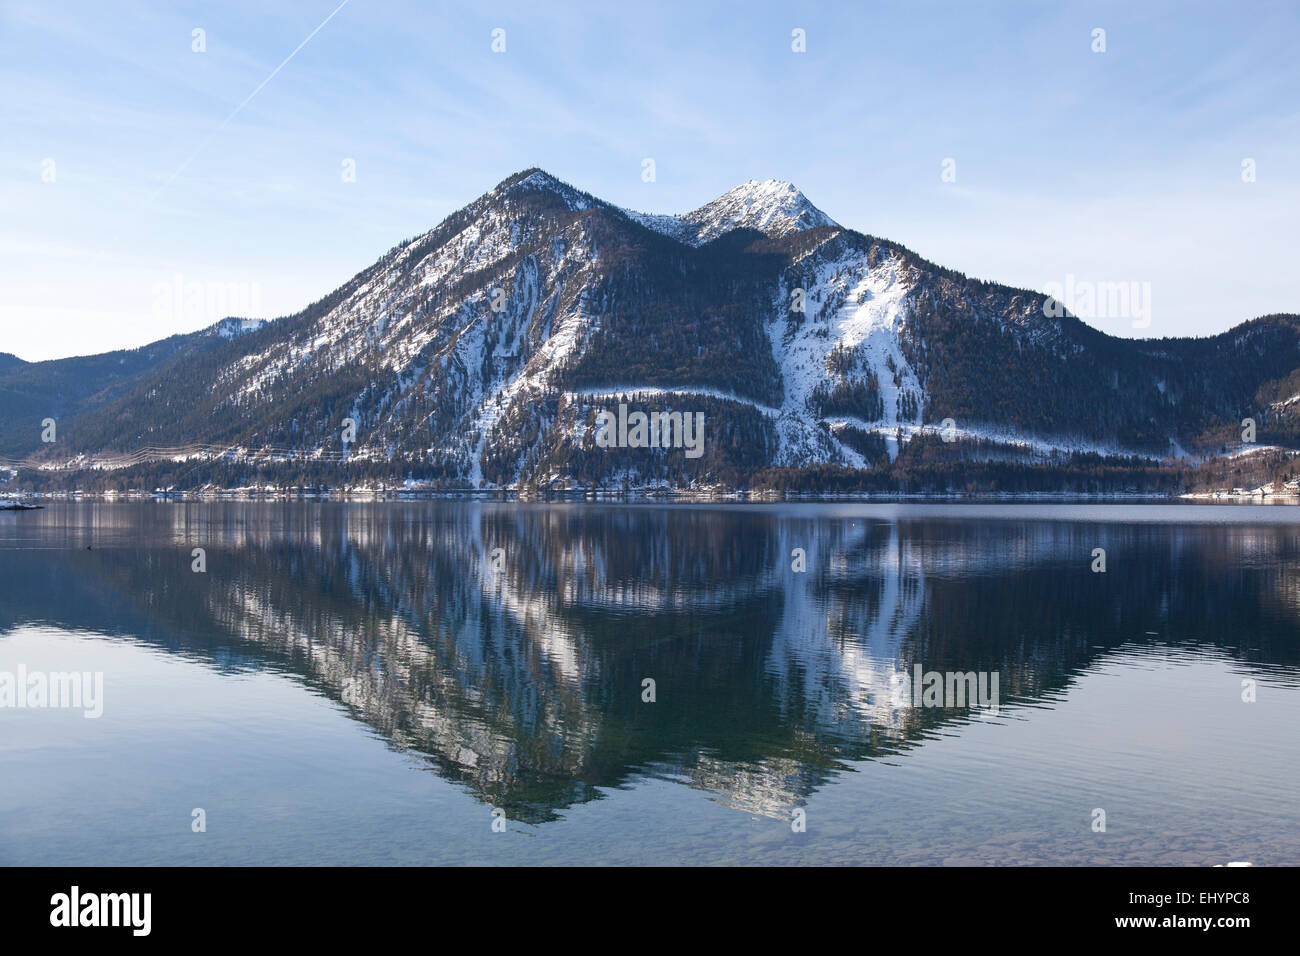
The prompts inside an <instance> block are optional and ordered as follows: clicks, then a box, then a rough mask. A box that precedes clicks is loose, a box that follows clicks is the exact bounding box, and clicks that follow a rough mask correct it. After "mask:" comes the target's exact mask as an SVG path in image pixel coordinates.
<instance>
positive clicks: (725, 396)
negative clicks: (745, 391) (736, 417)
mask: <svg viewBox="0 0 1300 956" xmlns="http://www.w3.org/2000/svg"><path fill="white" fill-rule="evenodd" d="M663 395H702V396H704V397H706V398H716V399H720V400H722V401H724V402H738V403H739V404H741V405H748V406H749V407H750V408H754V409H757V410H758V411H760V412H762V413H763V414H764V415H766V416H767V417H768V418H776V417H778V416H779V415H780V414H781V410H780V409H779V408H773V407H772V406H770V405H760V404H759V403H758V402H756V401H754V400H753V399H750V398H745V397H743V396H741V395H737V394H736V393H735V392H726V391H723V390H722V389H717V388H700V387H699V386H695V385H684V386H681V387H670V386H664V387H660V386H658V385H610V386H606V387H605V388H584V389H580V390H578V391H576V392H565V393H564V397H565V398H566V399H575V398H598V399H604V400H606V401H608V400H616V399H619V398H624V399H628V400H632V401H636V400H639V399H644V398H658V397H661V396H663Z"/></svg>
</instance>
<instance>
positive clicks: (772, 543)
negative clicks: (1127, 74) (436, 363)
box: [0, 502, 1300, 823]
mask: <svg viewBox="0 0 1300 956" xmlns="http://www.w3.org/2000/svg"><path fill="white" fill-rule="evenodd" d="M1100 513H1101V514H1102V515H1103V517H1104V516H1105V512H1104V511H1102V512H1100ZM1188 517H1189V518H1190V519H1195V518H1197V514H1196V513H1195V512H1190V511H1189V512H1188ZM20 520H21V521H22V522H23V524H22V526H21V527H19V526H17V525H15V526H14V527H10V528H7V529H3V530H0V538H3V543H4V544H5V547H3V548H0V582H3V583H2V584H0V589H2V591H0V593H2V595H3V601H2V602H0V633H3V632H5V631H8V630H10V629H11V628H13V627H14V626H16V625H20V624H23V623H25V622H32V621H35V622H42V623H48V624H53V625H57V626H59V627H63V628H67V629H70V630H77V629H86V630H100V631H103V630H104V621H105V620H112V621H114V622H116V623H115V625H114V629H115V631H116V632H117V633H119V634H124V635H130V636H132V637H133V638H135V639H136V640H139V641H143V642H145V643H147V644H148V645H150V646H153V647H155V648H161V649H165V650H166V651H167V652H169V653H172V654H176V655H183V656H185V657H187V658H189V659H191V660H197V661H200V662H203V663H205V664H207V665H210V666H212V667H215V668H217V669H219V670H220V671H222V672H238V671H241V670H250V669H252V670H272V671H276V672H280V673H283V674H288V675H293V676H294V677H295V678H296V679H298V680H301V681H302V682H303V683H305V684H307V685H309V686H310V687H312V688H313V689H315V690H316V691H317V692H319V693H321V694H323V695H326V696H328V697H330V698H332V699H334V700H335V701H337V702H338V703H339V704H340V705H341V706H342V707H344V708H346V709H347V711H348V712H349V713H350V714H351V715H352V716H353V717H354V718H355V719H356V720H359V721H363V722H365V723H366V724H368V725H369V726H370V727H372V728H374V730H375V731H377V732H378V733H379V734H381V735H382V736H383V737H384V738H385V739H386V740H388V741H389V742H390V743H391V745H392V746H393V747H395V748H399V749H401V750H402V751H406V752H409V753H411V754H415V755H420V757H421V759H423V760H426V761H427V762H428V765H430V766H431V767H432V768H433V769H434V770H435V771H436V772H437V773H438V774H439V775H441V776H443V777H444V778H447V779H449V780H453V781H456V782H458V784H459V785H461V786H462V787H464V788H466V789H467V790H468V791H470V792H472V793H473V794H475V795H476V796H477V797H478V798H480V799H481V800H482V801H483V802H484V803H485V804H488V805H490V806H494V807H497V806H499V807H503V808H505V810H506V812H507V814H508V815H509V816H510V817H511V818H513V819H516V820H523V821H527V822H531V823H541V822H545V821H549V820H553V819H555V818H556V817H557V815H558V812H559V811H562V810H563V809H564V808H567V807H571V806H573V805H575V804H577V803H581V802H585V801H588V800H591V799H593V798H594V797H596V796H598V795H599V790H600V789H608V788H618V787H621V786H625V785H626V784H627V783H628V781H629V780H630V779H632V778H633V777H634V776H646V775H650V776H659V777H662V778H664V779H665V780H674V781H680V782H684V783H687V784H688V785H690V786H692V787H698V788H702V789H705V790H708V791H711V792H713V793H715V794H717V795H719V797H720V798H721V799H722V800H723V801H724V802H726V803H729V804H732V805H734V806H736V807H739V808H743V809H744V810H747V811H750V812H751V813H757V814H763V815H768V816H778V817H782V818H787V819H788V817H789V813H790V808H792V807H795V806H799V805H801V804H802V803H804V802H805V801H806V800H807V799H808V797H809V796H810V795H811V794H812V793H813V792H815V791H816V790H818V789H819V788H821V787H822V786H823V785H825V784H826V783H827V782H828V781H830V780H831V779H832V778H834V777H836V776H837V775H839V774H840V773H842V772H843V771H844V770H846V769H847V768H848V767H849V766H850V765H851V764H852V763H854V762H857V761H862V760H871V759H876V758H882V757H889V758H891V759H894V760H906V759H907V755H908V753H909V752H910V751H912V750H913V749H914V748H917V747H922V746H925V744H926V742H927V741H929V740H932V739H934V738H935V737H936V736H937V735H939V734H940V733H951V732H952V731H953V730H959V729H960V726H961V725H962V724H963V723H965V722H968V721H970V720H977V719H989V720H994V721H997V720H1005V719H1009V718H1011V717H1013V716H1014V715H1015V714H1016V713H1017V712H1018V711H1024V710H1025V709H1027V708H1033V707H1038V708H1043V707H1047V708H1050V707H1053V706H1054V704H1055V702H1057V701H1059V700H1060V699H1061V698H1062V697H1063V695H1067V694H1068V693H1069V691H1070V687H1071V684H1072V683H1073V682H1074V681H1075V680H1076V679H1077V678H1078V676H1079V675H1080V674H1082V673H1084V672H1086V671H1088V670H1090V669H1094V668H1095V667H1097V666H1098V665H1099V664H1100V663H1101V662H1103V661H1105V660H1106V659H1107V658H1108V657H1110V656H1111V655H1113V654H1115V653H1116V652H1117V651H1119V649H1121V648H1123V649H1124V653H1132V652H1133V651H1134V650H1135V649H1141V648H1143V647H1147V648H1151V649H1154V650H1159V651H1161V652H1162V653H1164V654H1166V655H1174V656H1178V655H1182V656H1186V657H1189V658H1195V657H1205V656H1214V657H1218V658H1221V659H1228V660H1231V661H1233V662H1234V663H1235V665H1236V666H1238V667H1239V668H1240V670H1241V672H1242V674H1243V675H1247V676H1252V677H1255V678H1257V679H1258V680H1260V681H1262V682H1265V683H1269V684H1272V685H1276V686H1286V687H1292V688H1294V687H1296V686H1297V664H1300V639H1298V638H1300V626H1298V623H1300V548H1298V547H1297V540H1298V539H1297V535H1296V532H1295V530H1294V528H1295V526H1294V525H1293V524H1290V523H1287V522H1283V523H1277V524H1259V523H1249V522H1244V521H1232V520H1230V521H1226V522H1221V523H1217V522H1208V523H1196V524H1189V523H1169V522H1159V521H1151V522H1141V521H1127V520H1126V521H1114V522H1102V523H1098V522H1096V521H1077V520H1045V519H1043V518H1041V517H1016V516H1015V513H1014V512H1010V513H1009V514H1008V516H1007V517H1002V518H999V517H996V516H994V517H985V518H982V519H981V520H970V519H969V518H967V517H965V516H964V515H963V514H962V512H961V511H960V510H959V509H947V510H944V509H938V510H935V511H934V512H933V513H925V512H924V510H923V509H917V508H890V507H879V506H876V507H864V506H843V507H837V506H817V507H813V508H800V507H797V506H791V507H785V506H771V507H743V506H730V507H728V506H720V507H697V506H658V505H655V506H638V505H613V506H601V505H548V504H515V503H502V504H494V503H468V502H414V503H383V504H338V503H286V502H271V503H211V504H206V503H198V504H195V503H190V504H167V503H152V502H151V503H139V504H118V505H89V504H86V505H64V506H55V507H52V508H50V509H48V510H47V511H45V512H37V513H32V514H30V515H23V516H22V517H21V519H20ZM23 542H27V543H28V544H32V545H33V547H31V548H26V547H19V546H18V545H21V544H22V543H23ZM38 544H39V545H40V547H36V545H38ZM87 544H91V545H93V547H92V548H91V549H89V550H87V547H86V545H87ZM194 547H203V548H204V549H205V550H206V561H207V572H206V573H202V574H199V573H194V572H193V571H192V570H191V557H190V552H191V549H192V548H194ZM1097 547H1102V548H1105V549H1106V551H1107V555H1108V565H1109V568H1108V571H1107V572H1106V573H1104V574H1095V573H1092V572H1091V571H1090V567H1089V566H1090V562H1091V553H1092V551H1093V549H1094V548H1097ZM498 548H500V549H502V550H503V552H504V556H503V560H502V561H501V562H500V570H495V569H494V567H493V563H492V561H491V559H490V556H491V554H492V552H493V551H494V549H498ZM795 549H803V550H804V552H805V554H806V562H807V571H806V572H805V573H796V572H794V571H792V567H791V565H792V553H793V552H794V550H795ZM2 639H3V638H2V637H0V640H2ZM917 665H920V666H922V667H923V668H924V669H925V670H927V671H930V670H934V671H941V672H943V671H960V672H968V671H976V672H995V673H997V674H998V676H999V686H1000V696H1001V707H1000V710H999V712H998V713H997V714H996V715H990V714H988V713H986V712H982V711H980V710H978V709H965V708H912V707H910V706H908V705H909V703H910V687H911V682H912V676H913V668H914V667H915V666H917ZM646 678H651V679H653V680H654V682H655V693H656V700H655V701H654V702H653V703H647V702H644V701H643V700H642V687H643V684H642V682H643V680H644V679H646Z"/></svg>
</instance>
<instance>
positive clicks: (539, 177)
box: [497, 168, 592, 209]
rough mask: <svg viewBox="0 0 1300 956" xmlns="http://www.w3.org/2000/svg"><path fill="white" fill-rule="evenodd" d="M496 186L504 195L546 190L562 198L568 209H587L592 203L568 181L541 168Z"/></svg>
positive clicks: (528, 171)
mask: <svg viewBox="0 0 1300 956" xmlns="http://www.w3.org/2000/svg"><path fill="white" fill-rule="evenodd" d="M512 180H513V181H512ZM497 188H498V190H499V191H500V192H501V194H502V195H505V196H510V195H516V194H518V193H520V192H523V191H535V192H548V193H551V194H552V195H555V196H558V197H560V198H561V199H562V200H564V202H565V203H566V204H567V205H568V207H569V208H570V209H588V208H590V207H591V205H592V200H591V197H589V196H587V195H586V194H585V193H583V192H580V191H579V190H577V189H574V188H573V187H572V186H570V185H569V184H568V183H565V182H561V181H560V180H558V179H556V178H555V177H554V176H552V175H551V174H550V173H548V172H546V171H545V170H543V169H537V168H533V169H528V170H525V171H524V172H522V173H520V174H518V176H515V177H511V179H508V180H506V181H505V183H502V184H501V186H499V187H497Z"/></svg>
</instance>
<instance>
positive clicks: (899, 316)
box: [768, 252, 921, 467]
mask: <svg viewBox="0 0 1300 956" xmlns="http://www.w3.org/2000/svg"><path fill="white" fill-rule="evenodd" d="M898 266H899V262H898V260H896V259H892V258H891V259H887V260H883V261H882V262H879V263H877V265H876V266H875V268H871V267H870V266H869V265H868V264H867V256H866V254H865V253H858V252H854V253H852V254H849V255H848V256H845V257H843V258H839V259H834V260H831V261H828V262H822V263H820V264H819V265H818V266H817V268H816V272H815V274H814V277H813V281H812V283H811V284H810V286H809V287H808V288H806V289H804V293H805V307H806V311H805V313H804V314H803V316H802V322H800V323H796V322H793V321H790V318H789V316H790V313H789V312H788V305H789V303H790V302H791V299H792V293H793V289H791V288H788V287H785V288H782V290H781V292H780V294H779V298H778V299H777V301H776V302H775V303H774V305H775V310H774V311H775V314H776V318H775V320H774V321H772V322H770V323H769V324H768V336H769V338H770V340H771V342H772V353H773V355H774V356H775V358H776V360H777V364H778V365H779V366H780V367H781V376H782V379H783V382H784V386H785V396H784V401H783V402H782V405H781V413H780V417H779V419H778V423H777V432H778V435H779V437H780V441H781V448H780V451H779V453H778V460H779V461H780V463H781V464H785V465H792V466H793V465H801V464H809V463H812V462H817V463H821V462H836V461H844V462H845V463H848V464H851V465H853V466H854V467H863V466H864V465H865V463H864V462H863V461H862V457H861V455H859V454H858V453H857V452H855V451H854V450H853V449H851V448H849V447H848V446H846V445H844V444H843V443H841V442H839V441H838V440H837V439H835V438H834V437H833V436H831V435H830V434H829V433H828V432H827V431H826V430H825V429H824V428H823V427H822V426H821V425H820V424H819V423H818V416H817V409H816V403H815V401H814V393H815V392H816V390H817V388H818V386H820V385H825V384H827V383H828V382H829V381H830V370H829V368H828V365H827V359H828V357H829V356H830V354H831V352H832V351H833V350H834V349H835V348H836V347H837V346H841V347H843V348H845V349H848V350H850V351H851V352H852V354H853V356H854V357H855V359H857V360H858V361H859V362H860V363H861V366H862V367H863V369H864V370H865V369H870V370H871V371H873V372H874V373H875V375H876V378H877V380H878V381H879V383H880V395H881V399H882V400H883V404H884V408H883V415H882V417H881V418H880V419H878V420H876V421H875V422H872V423H871V424H872V425H873V426H880V427H882V428H885V429H890V430H892V429H895V428H896V427H897V426H898V425H900V424H917V425H919V424H920V420H919V412H918V415H917V416H916V417H915V418H914V419H913V418H908V419H905V420H904V419H902V418H901V417H900V409H899V399H900V397H901V395H902V394H903V393H904V391H908V390H910V391H911V392H913V393H914V394H915V395H916V396H917V397H918V399H919V397H920V394H921V389H920V384H919V382H918V381H917V378H916V374H915V373H914V372H913V371H912V368H911V366H909V365H908V363H907V360H906V359H905V358H904V357H903V352H902V349H901V347H900V346H899V341H898V332H899V328H900V326H901V324H902V322H903V319H904V318H905V316H906V311H907V295H908V292H909V291H910V290H909V288H908V286H906V285H905V284H904V282H903V281H902V280H901V279H900V277H899V273H898ZM796 315H797V314H796ZM891 360H892V362H893V366H894V370H893V371H891V370H890V368H889V363H890V361H891ZM896 379H897V380H896ZM918 406H919V401H918ZM890 451H891V458H893V457H897V454H898V449H897V447H892V448H891V450H890Z"/></svg>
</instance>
